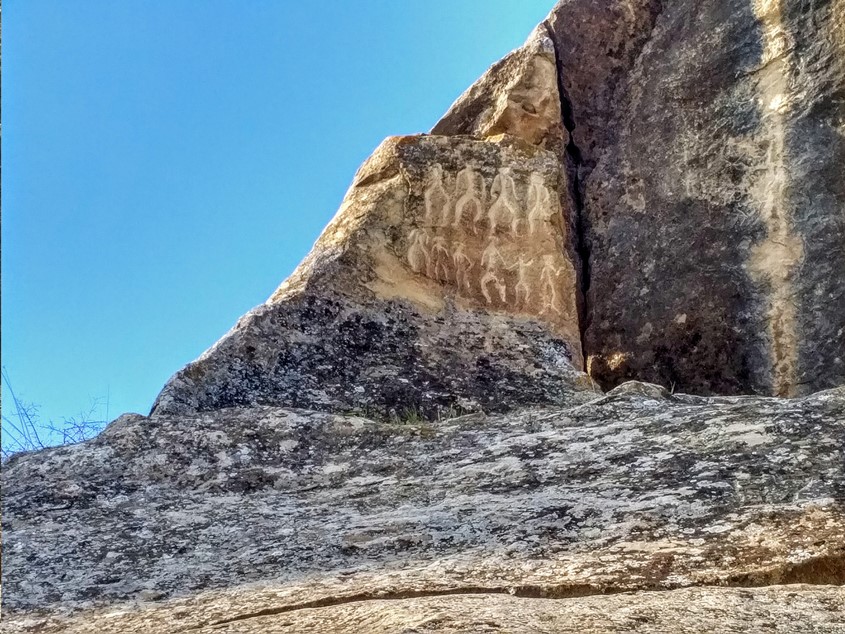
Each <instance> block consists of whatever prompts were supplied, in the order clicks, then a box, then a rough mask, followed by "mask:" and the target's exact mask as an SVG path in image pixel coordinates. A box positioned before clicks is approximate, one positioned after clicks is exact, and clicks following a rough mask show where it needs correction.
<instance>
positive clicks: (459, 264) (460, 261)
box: [452, 242, 473, 293]
mask: <svg viewBox="0 0 845 634" xmlns="http://www.w3.org/2000/svg"><path fill="white" fill-rule="evenodd" d="M452 261H453V262H454V263H455V284H456V285H457V287H458V289H463V290H464V291H465V292H467V293H469V292H470V290H471V286H470V281H469V272H470V270H472V266H473V265H472V260H471V259H470V257H469V256H468V255H467V254H466V251H465V250H464V244H463V242H458V243H457V244H456V245H455V251H454V253H452Z"/></svg>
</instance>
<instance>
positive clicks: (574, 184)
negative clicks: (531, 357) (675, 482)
mask: <svg viewBox="0 0 845 634" xmlns="http://www.w3.org/2000/svg"><path fill="white" fill-rule="evenodd" d="M543 28H544V29H545V30H546V33H547V35H548V37H549V40H551V42H552V47H553V49H554V54H555V73H556V76H557V90H558V97H559V99H560V113H561V122H562V124H563V127H564V129H565V130H566V132H567V136H568V138H567V139H566V145H565V147H564V151H563V156H562V157H561V161H562V162H563V167H564V171H565V172H566V175H567V177H568V180H569V195H570V198H571V200H572V207H573V209H574V212H575V218H574V222H572V223H570V226H572V227H573V228H574V229H575V240H574V241H573V242H574V247H575V253H576V255H577V257H578V263H577V264H578V292H579V297H578V298H577V303H578V329H579V332H580V335H581V363H582V366H581V367H582V368H583V369H584V371H585V372H587V374H589V367H588V365H587V359H589V351H588V350H587V327H588V326H589V322H590V301H589V292H590V246H589V242H588V239H587V219H586V214H585V211H584V192H583V182H582V179H581V173H580V172H581V165H582V164H583V160H584V159H583V156H582V154H581V149H580V148H579V147H578V145H577V144H576V143H575V135H574V134H573V133H574V131H575V125H576V124H575V111H574V110H575V109H574V106H573V104H572V100H571V99H570V98H569V95H568V93H567V91H566V86H565V85H564V81H563V75H562V64H561V59H560V54H559V52H558V45H557V42H556V39H555V37H554V32H553V31H552V27H551V25H550V24H549V22H548V20H546V21H544V22H543Z"/></svg>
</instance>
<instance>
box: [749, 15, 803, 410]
mask: <svg viewBox="0 0 845 634" xmlns="http://www.w3.org/2000/svg"><path fill="white" fill-rule="evenodd" d="M782 2H783V0H754V2H753V9H754V14H755V16H756V17H757V19H758V20H759V21H760V30H761V36H762V45H763V52H762V56H761V60H760V64H761V67H762V69H761V77H760V81H759V83H758V87H757V90H758V98H759V103H760V108H761V111H762V115H763V118H764V121H765V123H764V125H766V126H767V127H768V130H767V135H768V137H769V144H768V149H767V156H766V160H765V163H764V165H765V169H764V170H763V171H762V172H761V173H760V176H759V178H758V180H757V181H756V183H755V184H754V186H753V188H752V195H753V196H754V198H756V200H757V202H758V204H759V214H760V217H761V219H762V220H763V222H764V224H765V228H766V237H765V239H764V240H763V241H762V242H760V243H758V244H757V245H755V246H754V248H753V249H752V253H751V262H750V263H749V270H750V273H751V277H752V279H753V280H754V281H755V282H756V283H757V284H758V285H760V286H763V287H766V288H767V289H768V294H769V308H768V312H767V320H768V329H769V337H770V339H771V352H770V354H771V363H772V391H773V393H774V394H775V395H777V396H782V397H789V396H795V395H796V388H797V382H798V378H797V376H798V341H797V323H798V315H797V312H798V309H797V306H796V303H795V300H794V295H795V289H794V285H793V277H794V274H795V272H796V270H797V267H798V265H799V264H800V262H801V260H802V258H803V254H804V243H803V241H802V239H801V237H800V236H799V235H797V234H796V233H795V231H794V227H793V222H792V218H791V213H790V207H789V205H790V203H789V188H790V183H789V169H788V165H787V151H786V143H785V139H786V128H787V116H788V114H789V111H790V109H791V106H792V104H791V101H792V95H790V75H791V73H792V59H791V58H792V55H791V53H792V49H793V48H794V44H793V43H792V41H791V37H790V35H789V34H788V33H787V31H786V29H785V28H784V20H783V6H782Z"/></svg>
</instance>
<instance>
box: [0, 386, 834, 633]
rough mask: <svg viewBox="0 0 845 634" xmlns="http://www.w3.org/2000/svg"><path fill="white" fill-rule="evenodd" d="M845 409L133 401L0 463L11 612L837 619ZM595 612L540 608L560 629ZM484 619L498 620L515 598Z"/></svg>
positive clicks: (807, 404) (260, 624)
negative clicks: (426, 407) (428, 407)
mask: <svg viewBox="0 0 845 634" xmlns="http://www.w3.org/2000/svg"><path fill="white" fill-rule="evenodd" d="M844 421H845V392H843V390H842V389H839V390H835V391H829V392H823V393H820V394H817V395H815V396H812V397H808V398H806V399H803V400H794V401H788V400H779V399H767V398H759V397H733V398H730V397H723V398H705V397H692V396H682V395H674V396H673V395H670V394H668V393H667V392H666V391H665V390H662V389H661V388H658V387H657V386H650V385H644V384H636V383H628V384H626V385H625V386H621V387H619V388H617V389H616V390H614V391H612V392H610V393H609V394H607V395H606V396H601V397H598V398H597V399H595V400H593V401H592V402H590V403H588V404H584V405H578V406H572V407H549V406H545V407H534V408H528V409H522V410H520V411H519V412H512V413H509V414H501V415H487V416H485V415H484V414H480V413H479V414H471V415H467V416H463V417H459V418H455V419H451V420H447V421H443V422H440V423H430V422H425V421H411V422H402V423H387V422H375V421H371V420H367V419H364V418H358V417H350V416H341V415H335V414H325V413H317V412H313V411H304V410H291V409H280V408H273V407H259V408H244V409H227V410H219V411H216V412H207V413H201V414H195V415H192V416H188V415H179V416H153V417H151V418H146V417H142V416H138V415H127V416H123V417H122V418H120V419H118V420H117V421H116V422H114V423H113V424H112V425H111V426H110V427H109V428H108V429H107V430H106V431H105V432H104V433H103V434H101V435H100V437H98V438H97V439H95V440H93V441H89V442H88V443H85V444H82V445H77V446H71V447H63V448H60V449H54V450H49V451H47V452H41V453H38V454H32V455H24V456H20V457H18V458H14V459H12V461H11V462H10V463H9V464H8V465H7V466H6V468H5V469H4V473H3V476H4V479H5V485H4V495H3V522H4V549H5V553H4V554H5V557H4V562H3V563H4V568H3V574H4V596H3V600H4V609H6V610H13V611H17V612H24V611H26V610H38V609H40V610H45V609H47V610H51V611H54V612H56V611H58V609H59V608H64V609H71V610H79V609H81V608H85V609H87V611H86V612H84V613H83V616H79V617H77V618H75V619H73V618H72V619H70V620H67V619H65V618H64V617H37V618H36V617H35V616H31V617H30V620H29V621H28V622H29V623H30V624H31V627H33V628H35V627H36V626H37V627H38V628H40V629H37V631H39V632H60V631H66V632H89V631H90V632H129V631H145V632H162V633H164V632H174V631H194V630H195V629H196V630H199V631H220V630H219V629H217V626H216V625H215V624H218V625H219V626H220V628H222V631H240V632H265V631H276V630H274V629H265V628H272V627H278V631H300V630H299V629H297V627H295V626H298V623H299V619H305V621H306V622H311V623H314V624H315V625H312V628H313V631H318V630H319V628H318V625H317V624H319V623H323V627H324V628H325V627H327V626H326V625H325V624H326V623H331V622H332V621H333V620H334V619H337V618H339V619H352V617H353V616H354V614H355V613H356V611H357V612H359V613H360V610H361V609H365V610H369V611H372V615H371V616H369V617H367V618H368V619H376V620H378V619H386V618H387V616H388V615H389V614H391V613H393V612H394V610H397V609H399V610H401V611H406V613H407V615H406V616H405V617H400V616H397V617H396V618H397V621H396V622H394V627H395V628H396V629H390V628H389V627H387V626H385V627H384V628H383V629H382V630H373V631H397V630H398V629H401V628H400V626H408V623H412V622H413V619H415V618H421V617H422V616H423V615H424V614H425V613H426V611H425V610H423V609H422V608H421V607H417V606H418V602H417V603H415V602H414V600H415V599H417V600H418V599H422V598H426V597H428V598H432V599H434V598H437V597H440V600H441V601H445V600H446V599H447V598H449V597H454V598H463V599H464V600H470V599H474V600H476V601H478V600H483V598H484V597H485V596H490V595H496V594H505V595H509V596H511V597H514V598H516V599H518V598H522V599H523V601H527V602H529V603H530V602H533V601H534V600H535V598H546V599H549V600H552V599H567V598H575V597H583V596H587V595H602V594H605V593H614V592H621V591H632V592H645V591H655V590H661V591H666V592H668V591H669V590H671V589H673V588H682V587H687V586H692V585H706V586H716V587H715V588H711V589H710V590H709V592H710V593H711V594H712V596H714V597H716V598H715V600H716V601H722V600H723V599H720V598H719V597H720V596H721V595H722V594H726V595H727V596H728V597H730V600H737V598H740V599H742V600H745V601H747V600H748V598H749V597H753V596H756V595H755V594H754V593H751V592H749V593H746V594H744V595H743V594H736V593H725V592H724V591H720V590H719V589H718V587H724V586H735V587H758V586H769V585H771V584H813V585H815V586H816V587H817V589H813V590H811V589H809V588H806V587H805V586H799V587H797V588H792V587H790V589H789V590H788V592H796V593H798V596H799V597H800V596H804V597H806V598H805V599H801V600H800V601H807V602H808V604H809V605H811V606H812V605H819V604H825V602H829V604H830V605H831V606H839V608H835V607H831V608H830V612H831V613H830V614H828V613H827V611H822V615H823V616H824V615H827V616H826V618H829V619H830V620H831V622H834V623H837V624H838V627H845V612H843V611H841V607H842V606H843V602H845V591H843V590H842V589H841V588H839V589H835V588H833V587H828V588H824V587H818V586H819V584H821V585H826V584H842V583H843V582H845V507H843V505H842V500H843V496H845V461H843V455H842V446H843V442H845V422H844ZM244 584H249V585H244ZM200 591H203V592H204V593H203V594H200V595H198V596H192V595H194V594H195V593H197V592H200ZM766 592H768V593H769V594H770V595H771V594H772V593H773V592H774V591H773V590H772V589H768V590H766ZM786 593H787V591H784V592H783V594H782V595H781V596H785V595H786ZM634 596H635V597H636V595H634ZM644 596H645V597H646V598H645V599H637V598H632V597H628V599H627V600H628V601H629V602H631V601H637V602H639V601H643V600H646V601H648V600H649V599H648V597H649V596H651V595H648V594H647V595H644ZM681 596H690V594H689V593H687V594H682V595H681ZM377 600H383V601H388V600H389V604H387V605H385V604H379V603H378V602H377ZM453 600H454V599H453ZM597 600H598V597H591V602H593V604H594V605H595V601H597ZM621 600H622V599H617V601H621ZM651 600H652V601H655V602H662V601H664V600H665V599H655V598H654V597H652V598H651ZM669 600H670V601H679V599H674V598H671V597H670V598H669ZM725 600H727V599H725ZM800 601H799V602H800ZM751 603H754V602H753V601H751ZM362 604H364V605H362ZM115 605H119V606H123V607H121V608H120V609H119V610H118V611H117V612H115V608H114V607H108V606H115ZM448 605H449V604H448V603H444V604H441V607H440V610H441V611H446V612H447V613H448V612H449V610H450V608H449V607H448ZM470 605H471V602H470ZM582 605H584V604H583V603H582V602H581V601H574V600H573V601H570V600H569V599H567V600H565V601H564V600H560V601H557V605H548V606H544V607H543V608H542V610H543V611H544V612H546V613H548V614H551V615H553V616H552V618H553V619H556V620H563V619H565V618H567V615H568V614H570V613H571V612H570V611H571V610H575V611H577V610H579V609H586V608H579V607H578V606H582ZM612 605H616V604H614V603H610V604H608V607H604V608H601V607H598V608H595V609H599V610H602V611H603V612H604V611H606V610H611V609H613V608H611V607H609V606H612ZM648 605H649V604H648V603H646V606H648ZM752 607H753V606H749V607H747V608H746V609H748V610H749V611H751V610H752ZM318 608H319V609H318ZM455 609H458V608H455ZM460 609H461V610H467V612H466V613H464V614H463V617H462V618H468V617H469V616H470V615H471V614H472V612H471V611H470V610H471V608H470V607H464V608H460ZM488 609H492V608H488ZM519 609H520V610H522V611H526V612H531V611H533V609H534V608H533V603H532V604H531V606H528V605H526V606H523V607H520V608H519ZM655 609H656V607H650V608H648V609H647V611H653V610H655ZM663 609H664V610H667V609H668V608H665V607H664V608H663ZM698 609H699V610H701V611H702V613H703V614H704V615H705V616H702V617H701V618H706V612H707V610H706V606H705V605H700V606H698ZM779 609H780V610H782V611H783V613H784V614H790V613H791V614H793V618H794V611H791V610H790V609H789V608H788V607H787V606H780V607H779ZM802 609H805V610H810V609H817V608H810V607H808V608H802ZM492 610H493V611H492V613H491V615H490V618H491V619H492V620H493V621H494V622H495V621H497V620H503V619H506V618H507V614H508V612H510V611H511V608H510V607H506V606H502V605H499V607H498V608H495V609H492ZM836 610H839V611H838V612H837V611H836ZM749 613H751V612H749ZM605 614H607V613H606V612H605ZM608 616H609V615H608ZM361 618H363V617H361ZM535 618H536V617H535ZM654 618H655V619H657V620H660V619H665V618H666V616H665V615H663V616H660V612H659V610H658V615H657V616H655V617H654ZM769 618H773V617H771V616H770V617H769ZM783 618H786V617H785V616H784V617H783ZM402 619H407V620H406V621H403V620H402ZM23 622H24V621H20V623H23ZM503 622H504V623H507V621H506V620H504V621H503ZM285 623H287V624H288V625H289V626H290V627H292V629H290V630H289V629H286V628H285V627H284V624H285ZM362 623H363V624H362ZM362 623H358V625H357V627H358V628H359V629H357V630H356V625H355V621H354V619H353V620H351V621H350V625H348V626H347V627H346V629H342V630H341V631H349V632H354V631H369V629H368V626H367V625H366V624H367V623H369V621H367V620H365V621H363V622H362ZM623 623H624V619H623ZM303 629H304V628H303ZM332 629H333V628H328V629H324V630H323V631H332ZM430 629H431V630H437V628H436V627H434V626H430ZM443 629H445V630H446V631H449V629H448V627H445V626H444V628H443ZM21 630H23V626H21ZM307 631H311V630H307ZM424 631H425V630H424ZM438 631H439V630H438ZM461 631H477V630H474V629H473V628H472V627H467V628H466V629H464V630H461ZM516 631H531V628H527V629H524V630H516ZM597 631H606V630H600V629H597ZM655 631H659V630H655ZM695 631H709V630H707V629H701V630H695ZM782 631H793V630H782ZM821 631H824V630H821ZM829 631H835V630H834V629H831V630H829Z"/></svg>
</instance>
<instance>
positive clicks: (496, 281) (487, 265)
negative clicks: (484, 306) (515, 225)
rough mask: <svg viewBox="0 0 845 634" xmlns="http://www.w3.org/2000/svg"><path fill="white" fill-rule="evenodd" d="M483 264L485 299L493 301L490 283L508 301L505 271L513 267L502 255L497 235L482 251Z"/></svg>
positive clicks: (482, 282) (482, 283) (483, 291)
mask: <svg viewBox="0 0 845 634" xmlns="http://www.w3.org/2000/svg"><path fill="white" fill-rule="evenodd" d="M481 266H483V267H484V275H482V276H481V294H482V295H484V299H485V300H486V301H487V303H488V304H492V303H493V298H492V297H491V295H490V288H489V287H490V284H493V285H494V286H495V287H496V290H497V291H498V292H499V298H500V299H501V301H502V302H506V301H507V284H506V282H505V280H504V279H503V273H504V271H506V270H508V269H510V268H511V267H510V266H508V263H507V262H506V261H505V258H504V257H503V256H502V252H501V250H500V249H499V238H498V237H497V236H495V235H494V236H493V237H492V239H491V240H490V242H489V243H488V244H487V246H486V247H485V248H484V251H482V253H481Z"/></svg>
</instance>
